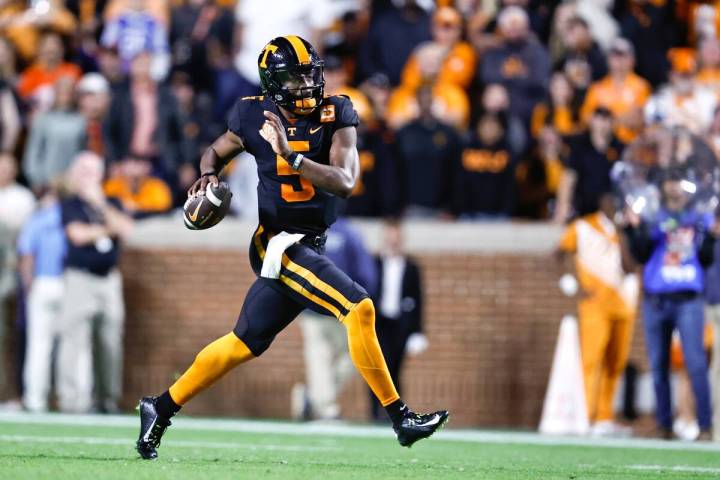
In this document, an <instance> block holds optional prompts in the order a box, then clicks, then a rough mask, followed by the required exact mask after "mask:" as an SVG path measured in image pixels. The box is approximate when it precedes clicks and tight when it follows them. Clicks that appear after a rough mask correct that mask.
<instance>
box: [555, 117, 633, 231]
mask: <svg viewBox="0 0 720 480" xmlns="http://www.w3.org/2000/svg"><path fill="white" fill-rule="evenodd" d="M569 145H570V152H569V158H568V163H567V168H566V169H565V171H564V172H563V175H562V178H561V179H560V185H559V186H558V198H557V208H556V210H555V216H554V218H555V221H556V222H557V223H564V222H565V221H566V220H568V219H569V218H570V216H571V213H572V211H573V209H574V211H575V213H576V214H577V215H579V216H583V215H588V214H590V213H593V212H595V211H596V210H597V209H598V200H599V198H600V196H601V195H602V194H603V193H605V192H608V191H610V190H611V188H612V185H611V183H610V170H611V169H612V165H613V163H615V162H616V161H617V160H618V159H619V158H620V154H621V153H622V148H623V147H622V144H621V143H620V142H618V140H617V139H616V138H615V137H614V136H613V132H612V114H611V113H610V111H609V110H608V109H606V108H602V107H599V108H597V109H596V110H595V112H594V113H593V114H592V116H591V118H590V124H589V125H588V131H587V132H586V133H583V134H580V135H578V136H577V137H574V138H572V139H571V140H569Z"/></svg>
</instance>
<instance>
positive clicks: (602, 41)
mask: <svg viewBox="0 0 720 480" xmlns="http://www.w3.org/2000/svg"><path fill="white" fill-rule="evenodd" d="M633 1H634V0H633ZM568 5H572V2H569V3H568ZM612 6H613V4H612V2H609V1H606V0H600V1H598V0H577V2H575V8H574V12H573V13H574V16H578V17H581V18H583V19H585V20H586V21H587V22H588V24H589V25H590V31H591V32H592V36H593V38H594V39H595V41H596V42H597V43H598V44H599V45H600V48H602V49H603V50H608V48H609V46H610V44H611V43H612V41H613V40H614V39H615V38H617V37H618V36H619V34H620V29H619V27H618V23H617V20H616V19H615V17H614V16H613V12H612V11H611V9H612Z"/></svg>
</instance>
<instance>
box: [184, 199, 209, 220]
mask: <svg viewBox="0 0 720 480" xmlns="http://www.w3.org/2000/svg"><path fill="white" fill-rule="evenodd" d="M203 200H205V199H204V198H203V199H202V200H200V201H199V202H198V204H197V207H195V211H194V212H193V213H192V215H188V216H189V217H190V221H191V222H194V221H195V220H197V216H198V211H199V210H200V205H202V202H203Z"/></svg>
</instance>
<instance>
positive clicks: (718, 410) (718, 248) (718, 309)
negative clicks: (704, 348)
mask: <svg viewBox="0 0 720 480" xmlns="http://www.w3.org/2000/svg"><path fill="white" fill-rule="evenodd" d="M705 302H706V306H705V315H706V318H707V322H708V323H709V324H710V325H711V326H712V330H713V342H712V353H711V355H710V358H711V359H712V363H711V367H710V387H711V392H713V397H712V401H713V418H712V423H713V440H715V441H716V442H717V441H720V398H718V396H717V395H718V393H717V392H720V390H719V389H720V242H715V252H714V255H713V263H712V265H711V266H710V267H709V268H708V269H707V272H706V277H705Z"/></svg>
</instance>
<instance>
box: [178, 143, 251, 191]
mask: <svg viewBox="0 0 720 480" xmlns="http://www.w3.org/2000/svg"><path fill="white" fill-rule="evenodd" d="M243 150H244V147H243V142H242V139H241V138H240V137H238V136H237V135H235V134H234V133H233V132H231V131H230V130H227V131H226V132H225V133H223V134H222V135H220V136H219V137H218V138H217V139H215V141H214V142H213V143H212V145H210V146H209V147H208V148H207V150H205V153H203V155H202V157H200V178H198V179H197V180H196V181H195V183H193V184H192V186H191V187H190V189H189V190H188V195H189V196H195V195H204V194H205V189H206V188H207V186H208V184H209V183H212V184H213V185H217V184H218V175H219V174H220V171H221V170H222V169H223V167H224V166H225V165H227V163H228V162H229V161H230V160H232V159H233V158H235V157H236V156H237V155H238V154H239V153H240V152H242V151H243Z"/></svg>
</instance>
